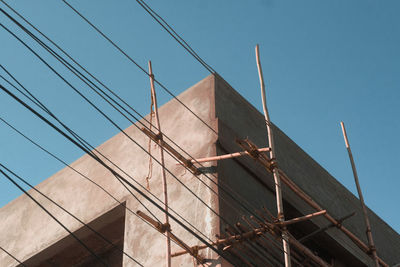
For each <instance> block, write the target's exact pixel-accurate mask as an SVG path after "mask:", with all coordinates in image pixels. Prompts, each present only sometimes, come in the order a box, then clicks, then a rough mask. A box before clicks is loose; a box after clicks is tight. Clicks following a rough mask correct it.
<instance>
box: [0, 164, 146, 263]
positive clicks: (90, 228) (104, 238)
mask: <svg viewBox="0 0 400 267" xmlns="http://www.w3.org/2000/svg"><path fill="white" fill-rule="evenodd" d="M0 167H2V168H3V169H5V170H6V171H8V172H9V173H11V174H12V175H14V176H15V177H16V178H18V180H20V181H21V182H23V183H24V184H26V185H27V186H29V187H30V188H32V189H33V190H34V191H36V192H38V193H39V194H40V195H41V196H43V197H45V198H46V199H47V200H49V201H50V202H51V203H53V204H54V205H56V206H57V207H58V208H60V209H61V210H63V211H64V212H65V213H67V214H68V215H70V216H71V217H72V218H74V219H75V220H77V221H78V222H80V223H81V224H83V225H84V226H85V227H87V228H88V229H89V230H90V231H92V232H93V233H95V234H96V235H98V236H99V237H100V238H101V239H103V240H104V241H105V242H107V243H108V244H110V245H111V246H112V247H113V248H114V249H116V250H118V251H120V252H122V253H123V254H124V255H125V256H127V257H128V258H130V259H131V260H132V261H134V262H135V263H137V264H138V265H140V266H143V264H141V263H139V262H138V261H137V260H136V259H134V258H133V257H132V256H131V255H129V254H127V253H126V252H125V251H124V250H123V249H120V248H118V247H117V246H116V245H115V244H114V243H113V242H111V241H110V240H108V239H107V238H106V237H105V236H104V235H103V234H101V233H100V232H98V231H96V230H95V229H93V227H91V226H90V225H88V224H86V223H85V222H83V221H82V220H81V219H79V218H78V217H77V216H75V215H74V214H72V213H71V212H70V211H68V210H67V209H65V208H64V207H62V206H61V205H60V204H58V203H57V202H55V201H54V200H53V199H51V198H50V197H48V196H47V195H45V194H43V193H42V192H41V191H40V190H38V189H36V188H35V187H34V186H33V185H31V184H30V183H29V182H27V181H26V180H25V179H24V178H22V177H21V176H19V175H18V174H16V173H15V172H13V171H12V170H10V169H9V168H7V167H6V166H4V165H3V164H2V163H0ZM14 181H15V180H14Z"/></svg>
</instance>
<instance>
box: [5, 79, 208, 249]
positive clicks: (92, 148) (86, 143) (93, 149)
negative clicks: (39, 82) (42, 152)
mask: <svg viewBox="0 0 400 267" xmlns="http://www.w3.org/2000/svg"><path fill="white" fill-rule="evenodd" d="M14 79H16V78H15V77H14ZM8 83H10V82H9V81H8ZM18 84H19V85H20V86H22V87H23V88H24V90H26V91H29V90H28V89H26V88H25V87H24V86H23V85H22V84H21V83H19V82H18ZM10 85H11V86H13V87H14V88H16V87H15V85H13V84H12V83H10ZM18 91H19V92H20V90H18ZM24 96H26V94H24ZM26 97H27V98H28V99H29V100H30V101H31V102H33V103H34V104H36V105H37V106H38V107H39V108H41V107H42V106H43V104H42V103H41V102H40V101H39V100H37V101H39V103H40V105H39V103H36V102H35V101H33V100H32V99H31V98H29V97H28V96H26ZM43 110H44V111H46V110H48V109H43ZM51 116H52V117H53V118H55V119H56V120H57V121H58V122H59V123H61V124H62V125H63V127H64V128H65V127H67V126H66V125H64V124H63V123H62V122H61V121H60V120H59V119H58V118H57V117H56V116H55V115H54V114H53V113H51ZM67 128H68V127H67ZM71 131H72V130H71ZM75 135H76V136H79V135H78V134H76V133H75ZM80 139H81V140H82V141H83V142H84V144H85V145H86V147H89V149H91V150H92V151H94V152H96V153H97V154H99V155H100V156H101V157H102V158H104V159H105V160H107V161H108V162H109V163H111V164H112V165H113V166H114V167H116V168H117V169H118V170H120V171H121V172H122V173H124V174H125V175H126V176H127V177H129V178H130V179H132V181H134V182H135V183H136V184H137V185H138V186H140V187H141V188H142V189H144V190H145V191H146V192H148V193H149V194H150V195H151V196H152V197H154V198H155V199H156V200H158V201H159V202H160V203H161V204H164V202H163V201H162V200H161V199H159V198H158V197H157V196H155V195H154V194H153V193H151V192H150V191H148V190H146V188H144V187H143V186H142V185H141V184H140V183H139V182H138V181H137V180H136V179H134V178H133V177H131V176H130V175H129V174H128V173H127V172H125V171H124V170H123V169H121V168H120V167H119V166H118V165H116V164H115V163H114V162H113V161H111V160H110V159H109V158H108V157H106V156H105V155H104V154H102V153H101V152H100V151H99V150H98V149H97V148H95V147H94V146H92V145H91V144H89V143H88V142H87V141H86V140H84V139H83V138H81V137H80ZM94 152H92V155H94V156H96V157H97V155H96V154H95V153H94ZM117 179H118V178H117ZM123 185H124V184H123ZM124 187H125V188H126V185H124ZM127 190H128V192H130V193H131V194H132V195H133V193H132V192H131V191H130V190H129V189H127ZM133 196H134V195H133ZM134 197H135V199H136V200H137V201H138V202H139V203H140V204H141V205H142V206H143V207H144V208H145V209H146V210H147V211H148V212H149V213H150V214H151V215H153V217H154V218H155V219H156V220H157V221H158V222H161V221H160V220H159V219H158V218H157V217H156V216H155V215H154V214H153V213H152V212H150V211H149V210H148V208H147V207H146V206H145V205H144V204H143V203H142V202H141V201H140V200H139V199H137V197H136V196H134ZM170 210H171V211H172V212H174V213H175V214H176V215H177V216H178V217H180V218H181V219H182V220H184V221H185V222H186V223H187V224H189V225H190V226H191V227H192V228H193V229H194V230H196V231H197V232H198V233H199V234H201V235H203V237H205V238H206V239H208V240H209V241H210V242H212V240H211V239H210V238H208V237H207V236H206V235H204V234H203V233H202V232H201V231H200V230H198V229H197V228H196V227H195V226H194V225H193V224H191V223H190V222H189V221H187V220H186V219H185V218H184V217H182V216H181V215H180V214H179V213H177V212H176V211H175V210H173V209H171V208H170Z"/></svg>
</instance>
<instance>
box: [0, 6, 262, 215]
mask: <svg viewBox="0 0 400 267" xmlns="http://www.w3.org/2000/svg"><path fill="white" fill-rule="evenodd" d="M0 1H2V2H3V3H4V4H5V5H6V6H7V7H8V8H9V9H10V10H12V11H13V12H14V13H15V14H16V15H18V16H19V17H20V18H21V19H22V20H24V21H25V22H26V23H27V24H28V25H30V26H31V27H32V28H33V29H35V30H36V31H37V32H38V33H39V34H41V35H42V36H43V37H44V38H46V39H47V40H48V41H49V42H51V43H52V44H53V45H54V46H55V47H56V48H58V49H59V50H60V51H61V52H62V53H63V54H64V55H66V56H67V57H68V58H69V59H71V60H72V61H73V62H74V63H75V64H77V65H78V66H79V67H80V68H81V69H82V70H83V71H84V72H86V73H87V74H88V75H89V76H90V77H92V78H93V79H95V80H96V82H98V83H99V84H100V85H102V86H103V87H104V88H105V89H106V90H107V91H109V92H110V93H111V94H113V95H114V96H115V97H117V99H118V100H120V101H121V102H122V103H124V104H125V105H126V106H127V107H129V108H130V109H131V110H132V111H133V112H135V113H136V114H137V115H138V116H139V117H140V118H141V119H143V120H145V121H146V122H148V123H150V122H149V121H148V120H147V119H146V118H145V117H144V116H142V115H141V114H140V113H139V112H137V111H136V110H135V109H134V108H132V107H131V106H130V105H129V104H128V103H126V102H125V101H124V100H123V99H122V98H120V97H119V96H118V95H117V94H115V93H114V92H113V91H112V90H111V89H109V88H108V87H107V86H106V85H105V84H104V83H102V82H101V81H100V80H98V79H97V78H96V77H94V76H93V75H92V74H91V73H90V72H88V71H87V70H86V69H85V68H84V67H83V66H82V65H80V64H79V63H78V62H77V61H76V60H74V59H73V58H72V57H71V56H70V55H69V54H68V53H67V52H65V51H64V50H63V49H62V48H61V47H60V46H58V45H57V44H56V43H55V42H53V41H52V40H51V39H50V38H48V37H47V36H46V35H45V34H43V33H42V32H41V31H40V30H39V29H37V28H36V27H35V26H34V25H32V24H31V23H30V22H29V21H28V20H27V19H25V18H24V17H23V16H22V15H21V14H19V13H18V12H17V11H16V10H14V9H13V8H12V7H10V6H9V5H8V4H7V3H5V2H4V1H3V0H0ZM144 4H145V3H144ZM145 5H146V4H145ZM146 6H147V5H146ZM149 8H150V7H149ZM150 10H151V8H150ZM151 11H152V10H151ZM153 12H154V11H153ZM155 14H157V13H155ZM157 15H158V14H157ZM160 19H161V20H163V19H162V18H161V17H160ZM163 21H164V20H163ZM164 22H165V21H164ZM165 23H166V22H165ZM166 24H167V23H166ZM167 25H168V24H167ZM168 26H169V25H168ZM25 29H26V28H25ZM25 29H23V30H24V31H25ZM172 30H173V29H172ZM29 33H30V32H29ZM29 33H28V34H29ZM31 37H32V35H31ZM32 38H33V37H32ZM37 39H38V38H37ZM35 40H36V39H35ZM182 40H183V39H182ZM36 41H37V42H39V41H38V40H36ZM183 41H184V40H183ZM40 42H41V43H42V44H44V43H43V42H42V41H40ZM44 45H45V44H44ZM52 55H53V56H55V55H54V54H52ZM55 57H56V56H55ZM56 58H57V57H56ZM58 58H60V56H59V55H58ZM61 60H63V61H64V62H65V63H67V64H68V65H69V66H71V65H70V64H69V63H68V62H67V61H66V60H65V59H62V57H61ZM71 67H72V66H71ZM74 69H75V68H74ZM75 70H76V69H75ZM74 74H75V73H74ZM75 75H76V74H75ZM80 75H82V74H81V73H80ZM82 76H83V77H84V78H85V79H86V80H87V81H89V82H90V83H91V84H93V85H94V86H95V87H96V88H98V87H97V86H96V85H95V84H94V83H93V82H91V81H90V80H89V79H88V78H87V77H85V76H84V75H82ZM98 89H99V90H100V91H101V92H102V93H103V94H104V95H105V96H106V97H108V98H109V99H111V101H113V102H114V103H116V104H117V105H118V106H120V107H121V108H122V109H123V110H124V111H125V112H127V113H128V114H129V115H130V116H132V117H133V118H134V119H135V120H136V121H137V122H139V123H140V124H141V125H142V126H144V127H146V128H147V129H149V128H148V127H147V126H146V125H144V124H143V123H142V122H141V121H140V120H139V119H138V118H137V117H136V116H134V115H132V114H131V113H130V112H129V111H127V110H126V109H125V108H124V107H122V106H121V105H120V104H119V103H118V102H117V101H115V100H114V99H113V98H112V97H110V96H109V95H107V94H106V93H105V92H104V91H103V90H101V89H100V88H98ZM118 112H120V111H118ZM120 113H121V112H120ZM122 115H123V114H122ZM123 116H124V115H123ZM125 117H126V116H125ZM127 119H128V120H129V118H127ZM129 121H130V122H131V123H132V124H134V122H132V121H131V120H129ZM135 126H136V125H135ZM136 127H137V126H136ZM137 128H138V127H137ZM149 130H150V129H149ZM150 131H151V130H150ZM164 137H165V138H167V139H168V140H169V141H171V142H172V143H173V144H174V145H176V146H177V147H178V148H179V149H181V150H182V151H183V152H184V153H185V154H186V155H188V156H189V157H190V158H191V159H192V160H195V159H194V158H193V157H192V156H191V155H190V154H189V153H187V152H186V151H185V150H183V149H182V148H181V147H180V146H179V145H178V144H176V143H175V142H174V141H173V140H172V139H170V138H169V137H168V136H166V135H164ZM167 152H168V153H169V151H167ZM169 154H170V155H171V153H169ZM171 156H173V157H174V158H175V156H174V155H171ZM197 163H198V162H197ZM200 166H201V167H204V166H203V165H202V164H200ZM185 167H186V166H185ZM186 168H187V167H186ZM204 176H205V177H207V178H208V179H209V180H210V181H211V182H212V183H214V184H215V185H217V186H218V187H219V188H220V189H221V190H223V191H224V192H226V193H227V194H228V196H229V197H231V198H232V199H233V200H235V201H236V202H238V203H239V205H240V206H242V207H243V208H244V209H245V210H246V211H247V212H249V213H251V214H252V215H254V216H256V217H257V215H255V214H254V213H252V211H251V210H249V209H248V208H247V207H245V206H244V203H242V201H244V202H247V201H246V200H245V199H244V198H243V197H241V196H240V194H238V193H237V192H235V191H234V190H233V189H231V188H230V187H229V186H228V188H229V189H230V191H231V192H232V193H233V194H236V195H237V196H238V197H239V198H240V199H241V200H239V199H237V198H235V197H233V196H232V195H231V194H230V193H228V192H227V191H226V190H225V189H224V188H223V187H222V185H221V184H217V183H216V182H215V181H214V180H213V179H211V178H210V177H209V176H208V175H206V174H204ZM196 178H197V179H199V178H198V177H197V176H196ZM214 178H215V176H214ZM199 180H200V181H201V182H202V183H203V184H204V185H205V186H206V187H208V188H209V189H210V190H211V191H212V192H214V193H215V194H216V192H215V191H214V190H213V189H212V188H210V187H209V186H208V185H207V184H205V183H204V182H203V181H202V180H201V179H199ZM228 203H229V202H228ZM247 204H249V203H248V202H247ZM250 206H251V205H250Z"/></svg>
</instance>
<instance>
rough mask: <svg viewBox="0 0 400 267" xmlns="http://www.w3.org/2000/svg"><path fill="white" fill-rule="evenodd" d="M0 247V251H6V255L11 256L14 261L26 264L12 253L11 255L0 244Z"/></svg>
mask: <svg viewBox="0 0 400 267" xmlns="http://www.w3.org/2000/svg"><path fill="white" fill-rule="evenodd" d="M0 249H1V250H2V251H4V253H6V254H7V255H8V256H10V257H11V258H13V259H14V260H15V261H16V262H18V263H19V264H21V265H22V266H26V265H25V264H23V263H22V262H21V261H20V260H18V259H17V258H16V257H15V256H14V255H12V254H11V253H10V252H8V251H7V250H5V249H4V248H3V247H1V246H0Z"/></svg>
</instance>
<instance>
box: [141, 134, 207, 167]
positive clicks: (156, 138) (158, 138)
mask: <svg viewBox="0 0 400 267" xmlns="http://www.w3.org/2000/svg"><path fill="white" fill-rule="evenodd" d="M141 130H142V132H143V133H144V134H145V135H147V136H148V137H150V138H151V139H152V140H153V141H154V142H156V143H158V144H159V145H160V146H161V147H163V148H164V149H166V150H168V151H169V152H170V153H171V154H172V155H173V156H174V157H175V158H176V159H177V160H178V161H180V164H182V165H184V166H185V167H186V168H188V169H189V170H190V171H191V172H192V173H193V174H194V175H199V174H200V173H201V172H200V170H199V169H197V168H196V167H195V166H194V165H193V163H192V162H191V161H190V160H189V159H186V158H185V157H184V156H182V155H181V154H180V153H179V152H178V151H176V150H175V149H174V148H173V147H172V146H170V145H169V144H168V143H167V142H165V141H164V140H163V139H162V138H161V136H160V135H158V134H154V133H153V132H151V131H149V130H148V129H146V128H142V129H141Z"/></svg>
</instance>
